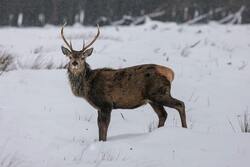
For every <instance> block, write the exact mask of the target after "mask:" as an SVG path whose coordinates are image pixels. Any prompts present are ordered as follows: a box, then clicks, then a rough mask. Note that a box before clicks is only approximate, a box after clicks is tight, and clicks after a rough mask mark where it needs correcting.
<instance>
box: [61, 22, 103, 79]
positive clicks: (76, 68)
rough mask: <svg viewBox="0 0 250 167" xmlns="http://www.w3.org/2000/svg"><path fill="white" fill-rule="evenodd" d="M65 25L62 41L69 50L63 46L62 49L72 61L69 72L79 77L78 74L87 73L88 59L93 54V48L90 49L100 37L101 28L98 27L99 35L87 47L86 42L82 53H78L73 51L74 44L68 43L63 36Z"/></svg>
mask: <svg viewBox="0 0 250 167" xmlns="http://www.w3.org/2000/svg"><path fill="white" fill-rule="evenodd" d="M65 25H66V24H64V25H63V27H62V29H61V36H62V39H63V41H64V42H65V44H66V45H67V47H68V48H66V47H64V46H62V47H61V49H62V52H63V54H64V55H65V56H67V57H68V58H69V59H70V61H69V63H68V70H69V71H70V72H71V73H73V74H76V75H77V74H80V73H83V72H84V71H85V66H86V63H85V61H86V58H87V57H89V56H90V55H91V54H92V52H93V48H90V47H91V45H92V44H93V43H94V42H95V41H96V39H97V38H98V36H99V35H100V29H99V26H98V25H97V29H98V31H97V34H96V36H95V37H94V39H93V40H92V41H91V42H90V43H89V44H88V45H86V46H85V42H83V47H82V49H81V50H80V51H76V50H74V49H73V47H72V43H71V42H70V43H68V42H67V40H66V39H65V37H64V35H63V29H64V26H65Z"/></svg>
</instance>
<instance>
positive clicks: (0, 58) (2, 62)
mask: <svg viewBox="0 0 250 167" xmlns="http://www.w3.org/2000/svg"><path fill="white" fill-rule="evenodd" d="M12 62H13V57H12V56H11V55H10V54H8V53H6V52H2V53H1V52H0V75H2V74H3V73H4V72H7V71H8V70H9V68H8V67H9V66H10V65H11V64H12Z"/></svg>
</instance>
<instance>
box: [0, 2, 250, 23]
mask: <svg viewBox="0 0 250 167" xmlns="http://www.w3.org/2000/svg"><path fill="white" fill-rule="evenodd" d="M145 16H148V17H150V18H151V19H155V20H161V21H173V22H177V23H185V22H187V23H191V24H193V23H207V22H209V21H211V20H215V21H218V22H220V23H232V24H241V23H250V0H0V26H44V25H45V24H54V25H58V24H62V23H64V22H65V21H67V23H68V24H70V25H72V24H74V23H80V24H84V25H94V24H96V23H99V24H101V25H110V24H128V25H129V24H140V23H143V22H144V20H145Z"/></svg>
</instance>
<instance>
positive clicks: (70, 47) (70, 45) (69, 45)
mask: <svg viewBox="0 0 250 167" xmlns="http://www.w3.org/2000/svg"><path fill="white" fill-rule="evenodd" d="M66 24H67V23H64V25H63V26H62V29H61V37H62V39H63V41H64V42H65V44H66V45H67V46H68V47H69V49H70V50H71V51H73V48H72V44H71V42H70V44H69V43H68V42H67V40H66V39H65V37H64V35H63V29H64V27H65V26H66Z"/></svg>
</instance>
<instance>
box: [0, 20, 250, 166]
mask: <svg viewBox="0 0 250 167" xmlns="http://www.w3.org/2000/svg"><path fill="white" fill-rule="evenodd" d="M95 33H96V28H89V27H81V26H77V25H76V26H74V27H66V28H65V36H66V37H68V38H69V39H72V42H73V46H74V48H75V49H80V48H81V46H82V40H83V39H87V41H88V39H90V38H91V37H93V35H94V34H95ZM249 36H250V25H245V26H225V25H224V26H221V25H217V24H209V25H198V26H185V25H176V24H170V23H168V24H165V23H159V22H152V21H151V22H148V23H147V24H145V25H142V26H137V27H102V28H101V36H100V38H99V40H97V42H96V43H95V44H94V48H95V52H94V53H93V55H92V56H91V57H90V58H89V59H88V63H89V64H90V65H91V66H92V68H99V67H112V68H121V67H127V66H132V65H137V64H144V63H156V64H161V65H164V66H169V67H172V68H173V69H174V71H175V80H174V82H173V84H172V95H173V96H174V97H176V98H178V99H180V100H183V101H184V102H185V104H186V110H187V122H188V127H189V128H188V129H183V128H181V126H180V118H179V115H178V113H177V112H176V111H175V110H173V109H169V108H166V109H167V111H168V114H169V115H168V119H167V122H166V124H165V127H163V128H160V129H156V128H155V127H156V125H157V123H158V119H157V116H156V115H155V113H154V112H153V111H152V109H151V108H150V106H148V105H146V106H143V107H140V108H138V109H134V110H114V111H113V113H112V120H111V124H110V127H109V133H108V141H107V142H98V141H97V138H98V130H97V123H96V117H97V112H96V111H95V109H93V108H92V107H91V106H90V105H89V104H88V103H87V102H85V101H84V100H83V99H80V98H76V97H74V96H73V94H72V93H71V90H70V87H69V84H68V80H67V75H66V70H62V69H61V70H59V69H58V70H57V69H55V68H56V67H62V66H63V65H65V63H67V59H66V58H65V57H64V56H63V55H62V53H61V50H60V46H61V45H62V44H63V41H62V39H61V38H60V27H51V26H47V27H45V28H0V53H1V54H3V52H5V53H9V54H11V55H12V56H14V60H13V62H12V64H11V65H10V66H9V67H8V68H9V70H12V71H9V72H6V73H3V74H2V75H1V76H0V166H1V167H7V166H9V167H12V166H18V167H45V166H48V167H55V166H60V167H68V166H70V167H78V166H79V167H80V166H81V167H82V166H84V167H92V166H93V167H97V166H99V167H165V166H171V167H183V166H188V167H217V166H219V167H235V166H241V167H244V166H245V167H247V166H249V157H250V142H249V141H250V134H249V133H241V130H240V124H239V121H240V120H242V119H243V114H244V113H247V112H250V111H249V107H250V106H249V105H250V64H249V63H250V38H249ZM46 66H47V67H49V68H54V69H52V70H47V69H42V70H35V68H45V67H46ZM32 69H33V70H32ZM9 163H10V165H9Z"/></svg>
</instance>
